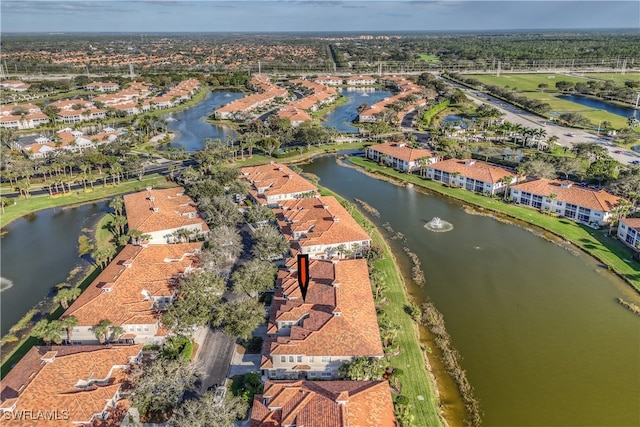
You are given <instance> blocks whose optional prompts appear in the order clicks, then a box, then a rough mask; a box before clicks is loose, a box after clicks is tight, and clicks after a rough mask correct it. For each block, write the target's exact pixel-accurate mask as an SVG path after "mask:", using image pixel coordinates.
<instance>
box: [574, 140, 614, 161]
mask: <svg viewBox="0 0 640 427" xmlns="http://www.w3.org/2000/svg"><path fill="white" fill-rule="evenodd" d="M571 151H573V152H574V153H575V154H576V156H577V157H578V158H581V159H585V160H588V161H589V162H593V161H596V160H599V159H602V158H606V157H608V156H609V152H608V151H607V149H606V148H604V147H603V146H602V145H600V144H598V143H596V142H582V143H579V144H575V145H574V146H573V148H572V149H571Z"/></svg>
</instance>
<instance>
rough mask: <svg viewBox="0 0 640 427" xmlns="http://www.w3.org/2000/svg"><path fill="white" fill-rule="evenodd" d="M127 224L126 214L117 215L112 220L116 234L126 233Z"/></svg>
mask: <svg viewBox="0 0 640 427" xmlns="http://www.w3.org/2000/svg"><path fill="white" fill-rule="evenodd" d="M126 225H127V217H126V216H124V215H116V216H114V217H113V219H112V220H111V226H112V227H113V231H115V233H114V234H115V235H116V237H117V236H122V235H123V234H124V229H125V227H126Z"/></svg>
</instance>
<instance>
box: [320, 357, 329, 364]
mask: <svg viewBox="0 0 640 427" xmlns="http://www.w3.org/2000/svg"><path fill="white" fill-rule="evenodd" d="M321 360H322V363H329V362H331V357H330V356H322V359H321Z"/></svg>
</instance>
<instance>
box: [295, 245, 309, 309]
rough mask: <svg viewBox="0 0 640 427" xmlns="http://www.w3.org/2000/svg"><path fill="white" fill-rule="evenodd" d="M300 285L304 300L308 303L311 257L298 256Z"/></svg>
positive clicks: (305, 255)
mask: <svg viewBox="0 0 640 427" xmlns="http://www.w3.org/2000/svg"><path fill="white" fill-rule="evenodd" d="M298 285H300V292H302V300H303V301H306V297H307V289H308V288H309V255H307V254H298Z"/></svg>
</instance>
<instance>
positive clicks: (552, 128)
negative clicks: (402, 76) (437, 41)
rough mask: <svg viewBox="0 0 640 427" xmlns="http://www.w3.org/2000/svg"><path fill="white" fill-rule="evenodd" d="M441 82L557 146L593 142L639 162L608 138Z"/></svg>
mask: <svg viewBox="0 0 640 427" xmlns="http://www.w3.org/2000/svg"><path fill="white" fill-rule="evenodd" d="M443 80H445V81H446V82H447V83H450V84H452V85H454V86H455V87H457V88H460V89H461V90H463V91H464V92H465V94H466V95H467V96H468V97H469V98H470V99H472V100H473V102H475V103H476V104H482V103H485V104H491V105H493V106H494V107H496V108H497V109H498V110H500V111H501V112H502V113H503V114H504V118H505V120H507V121H508V122H511V123H517V124H520V125H522V126H525V127H529V128H535V129H539V128H543V129H544V130H545V131H546V132H547V138H550V137H551V136H554V135H555V136H557V137H558V144H560V145H562V146H565V147H569V148H571V147H573V145H574V144H577V143H582V142H595V143H598V144H600V145H602V146H603V147H605V148H606V149H607V150H608V151H609V155H610V156H611V157H612V158H614V159H615V160H617V161H619V162H620V163H623V164H629V163H631V162H632V161H635V160H640V154H638V153H636V152H634V151H632V150H626V149H623V148H620V147H618V146H616V145H614V144H613V142H612V140H611V139H610V138H607V137H602V136H598V135H596V134H594V133H590V132H587V131H584V130H581V129H571V128H566V127H562V126H559V125H557V124H554V123H551V122H549V121H547V120H545V119H543V118H541V117H539V116H536V115H535V114H531V113H529V112H527V111H524V110H522V109H520V108H518V107H515V106H513V105H511V104H509V103H506V102H504V101H502V100H500V99H497V98H494V97H493V96H491V95H487V94H486V93H483V92H479V91H477V90H474V89H469V88H467V87H465V86H462V85H460V84H458V83H456V82H452V81H451V80H448V79H443ZM570 135H571V136H570ZM618 151H619V152H618Z"/></svg>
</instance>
